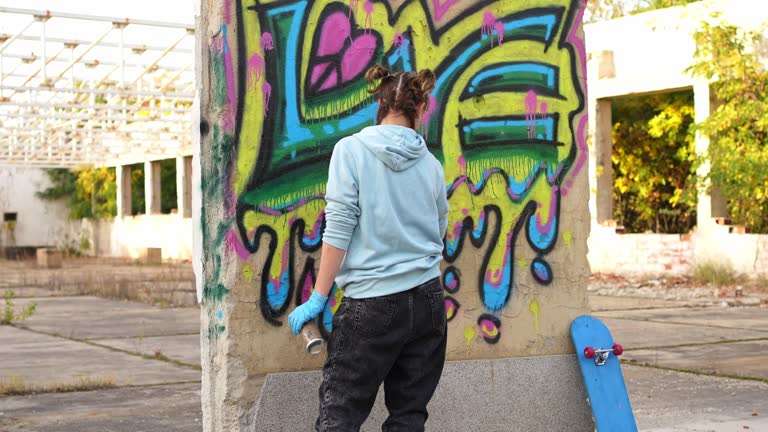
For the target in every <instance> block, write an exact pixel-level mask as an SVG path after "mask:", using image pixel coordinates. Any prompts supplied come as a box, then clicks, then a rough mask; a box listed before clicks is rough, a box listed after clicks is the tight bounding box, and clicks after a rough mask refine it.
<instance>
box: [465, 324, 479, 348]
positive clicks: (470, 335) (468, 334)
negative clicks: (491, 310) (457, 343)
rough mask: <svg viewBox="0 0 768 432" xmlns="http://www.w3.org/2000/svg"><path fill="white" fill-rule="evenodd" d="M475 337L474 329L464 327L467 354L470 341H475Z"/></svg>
mask: <svg viewBox="0 0 768 432" xmlns="http://www.w3.org/2000/svg"><path fill="white" fill-rule="evenodd" d="M475 336H477V332H476V331H475V328H474V327H472V326H466V327H465V328H464V340H465V341H466V342H467V352H469V345H470V344H471V343H472V340H474V339H475Z"/></svg>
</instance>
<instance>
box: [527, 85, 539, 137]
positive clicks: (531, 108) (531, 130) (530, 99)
mask: <svg viewBox="0 0 768 432" xmlns="http://www.w3.org/2000/svg"><path fill="white" fill-rule="evenodd" d="M538 105H539V103H538V96H537V95H536V92H535V91H533V90H530V91H529V92H528V94H527V95H526V96H525V124H526V125H527V126H528V139H529V140H532V139H534V138H535V137H536V111H537V108H538Z"/></svg>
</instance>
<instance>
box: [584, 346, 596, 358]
mask: <svg viewBox="0 0 768 432" xmlns="http://www.w3.org/2000/svg"><path fill="white" fill-rule="evenodd" d="M584 357H586V358H588V359H591V358H595V349H594V348H592V347H586V348H584Z"/></svg>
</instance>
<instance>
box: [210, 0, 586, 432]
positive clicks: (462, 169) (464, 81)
mask: <svg viewBox="0 0 768 432" xmlns="http://www.w3.org/2000/svg"><path fill="white" fill-rule="evenodd" d="M363 3H365V2H351V4H352V5H358V6H359V7H358V8H357V10H356V11H355V13H354V14H350V11H349V5H350V2H347V1H317V2H306V1H289V2H281V3H279V4H275V5H272V4H271V3H268V4H260V3H257V4H256V5H255V6H252V5H253V3H251V2H242V3H241V2H239V1H225V2H213V1H212V0H211V1H203V2H202V11H201V16H200V21H199V29H198V33H197V34H198V35H199V42H198V43H199V46H198V49H199V55H200V59H201V64H200V65H199V67H200V70H199V74H198V76H200V77H201V82H200V88H201V94H200V107H201V114H200V116H201V125H200V130H201V146H200V153H201V158H200V161H201V178H200V183H201V189H202V192H203V195H202V199H203V203H204V207H203V209H202V214H201V216H200V225H201V233H200V239H201V243H202V256H201V257H200V258H201V260H202V265H201V266H200V267H201V268H202V269H203V271H202V274H201V279H202V292H201V296H202V300H203V311H202V325H203V328H202V331H203V335H204V337H203V411H204V413H205V421H204V424H205V428H206V430H227V431H232V430H238V428H239V427H240V426H238V424H239V423H238V421H239V420H238V419H240V418H242V417H243V416H244V415H245V414H244V413H245V412H246V411H247V410H248V409H250V407H251V406H253V403H254V401H255V398H256V395H257V388H258V387H257V385H256V384H255V383H256V382H257V381H256V380H255V379H254V377H257V376H258V375H259V374H263V373H267V372H275V371H296V370H306V369H316V368H318V367H320V365H321V361H322V359H321V358H320V357H319V356H318V357H310V356H307V355H304V354H303V352H302V346H301V342H300V341H299V340H298V338H294V337H293V336H291V335H290V332H289V329H288V327H287V315H288V313H289V312H290V311H291V310H292V309H293V308H294V307H295V306H296V305H297V304H299V303H301V302H302V301H304V300H305V299H306V298H307V297H308V295H309V293H310V289H311V287H312V284H313V278H314V276H315V274H316V267H317V263H318V259H319V256H318V252H319V247H320V238H321V232H322V226H323V206H324V201H323V192H324V186H325V181H326V175H327V168H328V160H329V157H330V154H331V151H332V149H333V145H334V144H335V143H336V142H337V141H338V140H339V139H340V138H341V137H343V136H346V135H348V134H350V133H353V132H355V131H357V130H359V129H361V128H362V127H364V126H368V125H371V124H373V119H374V116H375V112H376V109H377V108H376V105H375V104H373V101H372V100H371V99H370V97H369V96H368V94H367V93H366V89H367V88H368V86H367V83H366V82H365V81H364V80H363V74H364V72H365V70H366V69H367V67H368V66H370V65H372V64H373V63H376V62H382V63H387V64H389V65H390V67H391V68H392V69H394V70H402V69H412V68H415V69H419V68H426V67H428V68H432V69H433V70H435V72H436V73H437V75H438V78H439V81H438V87H437V88H436V90H435V91H434V93H433V96H434V100H433V101H432V103H431V106H430V109H429V120H428V121H427V127H426V128H425V129H424V130H423V131H422V132H423V134H424V135H425V136H426V138H427V141H428V144H429V146H430V148H431V150H432V151H433V152H434V153H435V154H436V155H437V156H438V157H439V158H440V159H441V160H442V161H444V169H445V173H446V180H447V183H448V184H447V188H448V191H449V202H450V205H451V212H450V215H449V219H450V220H449V233H448V235H447V238H446V251H445V257H446V260H445V263H444V265H443V282H444V286H445V289H446V291H447V292H446V294H447V300H446V313H447V315H448V318H449V320H450V322H449V354H448V355H449V358H450V359H452V360H458V359H489V358H507V357H514V356H530V355H550V354H563V353H569V352H571V350H572V347H571V344H570V341H569V336H568V326H569V324H570V322H571V320H572V319H573V318H574V317H576V316H577V315H579V314H580V313H582V312H584V311H585V310H586V298H585V286H586V278H587V276H588V274H589V268H588V264H587V261H586V240H587V237H588V235H589V223H588V221H589V215H588V213H587V199H588V186H587V164H586V158H587V154H586V151H587V147H586V123H587V119H586V116H585V115H584V113H585V108H586V95H585V77H586V58H585V52H584V42H583V35H582V32H581V18H582V15H581V13H582V11H581V8H582V2H580V1H567V0H529V1H524V2H520V1H494V2H491V1H462V2H402V1H386V2H376V3H373V4H371V3H367V5H365V4H363ZM350 15H351V18H350ZM350 19H351V25H350V26H348V24H349V23H350ZM341 296H343V293H342V291H341V290H339V289H336V290H335V291H334V292H333V297H332V299H331V300H330V301H329V304H328V305H327V307H326V310H325V311H324V312H323V314H322V316H321V317H320V326H321V328H322V329H323V331H324V332H327V331H330V330H331V329H330V318H331V316H332V314H333V312H334V311H335V308H336V306H337V304H338V300H339V299H340V298H341ZM519 384H520V385H524V383H519Z"/></svg>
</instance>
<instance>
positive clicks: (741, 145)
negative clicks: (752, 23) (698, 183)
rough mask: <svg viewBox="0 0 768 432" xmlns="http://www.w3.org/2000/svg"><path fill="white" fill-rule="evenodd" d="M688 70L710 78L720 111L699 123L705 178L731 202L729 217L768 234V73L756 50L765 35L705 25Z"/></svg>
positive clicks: (754, 230)
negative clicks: (706, 168) (705, 148)
mask: <svg viewBox="0 0 768 432" xmlns="http://www.w3.org/2000/svg"><path fill="white" fill-rule="evenodd" d="M694 39H695V41H696V51H695V54H694V64H693V65H692V66H691V68H690V71H691V72H692V73H693V74H694V75H695V76H698V77H701V78H703V79H707V80H712V81H713V82H712V85H711V86H712V87H711V88H712V91H713V94H714V96H715V99H716V100H717V109H715V110H714V112H713V113H711V115H710V116H709V118H708V119H707V120H705V121H704V122H702V123H701V124H700V125H698V127H699V130H700V131H701V132H702V133H703V134H705V135H706V136H708V137H709V138H710V144H709V150H708V152H707V154H706V155H701V156H704V157H705V159H703V160H702V162H703V163H705V161H709V163H710V171H709V174H708V176H707V177H706V179H707V180H709V181H710V182H711V184H712V185H715V186H717V187H718V188H719V189H720V191H721V192H722V193H723V195H724V196H725V197H726V199H727V200H728V211H729V214H730V216H731V220H732V221H733V222H734V223H736V224H738V225H745V226H747V227H748V228H750V229H751V231H752V232H759V233H768V169H766V167H768V72H766V68H765V67H764V65H763V64H762V63H761V62H760V59H759V58H758V55H757V54H756V52H755V49H756V48H757V47H760V44H761V42H762V36H761V35H760V34H759V33H757V32H745V31H743V30H741V29H740V28H738V27H737V26H735V25H732V24H729V23H720V24H718V25H713V24H709V23H707V22H704V23H702V27H701V29H700V30H699V31H698V32H696V33H695V34H694Z"/></svg>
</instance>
